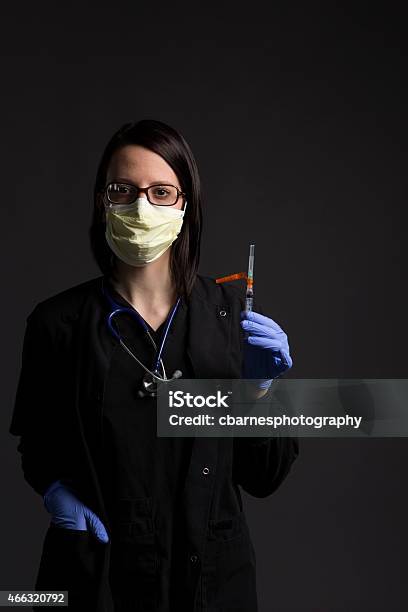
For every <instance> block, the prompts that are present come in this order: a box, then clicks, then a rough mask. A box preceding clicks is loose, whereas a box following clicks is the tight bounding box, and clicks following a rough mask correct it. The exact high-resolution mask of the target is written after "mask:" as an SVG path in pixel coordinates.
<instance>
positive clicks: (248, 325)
mask: <svg viewBox="0 0 408 612" xmlns="http://www.w3.org/2000/svg"><path fill="white" fill-rule="evenodd" d="M241 327H242V329H243V330H244V331H245V332H247V333H246V334H245V340H244V361H243V372H242V378H244V379H258V380H259V383H258V386H259V388H260V389H268V388H269V387H270V386H271V384H272V382H273V379H274V378H277V377H278V376H280V375H281V374H283V373H284V372H286V370H288V369H289V368H291V367H292V363H293V362H292V358H291V356H290V354H289V344H288V337H287V335H286V334H285V332H284V331H283V330H282V328H281V327H279V325H278V324H277V323H276V322H275V321H273V319H270V318H269V317H266V316H265V315H262V314H260V313H258V312H254V311H246V310H242V311H241Z"/></svg>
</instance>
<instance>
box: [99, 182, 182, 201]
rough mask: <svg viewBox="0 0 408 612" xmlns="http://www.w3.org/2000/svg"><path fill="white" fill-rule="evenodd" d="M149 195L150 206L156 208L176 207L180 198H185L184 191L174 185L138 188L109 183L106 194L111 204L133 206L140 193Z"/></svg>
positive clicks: (126, 184) (124, 184)
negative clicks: (152, 205)
mask: <svg viewBox="0 0 408 612" xmlns="http://www.w3.org/2000/svg"><path fill="white" fill-rule="evenodd" d="M140 191H141V192H143V193H145V194H146V195H147V199H148V200H149V202H150V204H154V205H155V206H174V204H176V202H177V201H178V199H179V197H180V196H185V195H186V194H185V193H184V192H183V191H180V189H178V187H175V186H174V185H151V186H150V187H144V188H142V187H136V185H130V184H128V183H116V182H114V183H109V184H108V185H107V186H106V187H105V189H104V192H105V194H106V198H107V200H108V202H110V203H111V204H133V202H135V201H136V199H137V197H138V194H139V192H140Z"/></svg>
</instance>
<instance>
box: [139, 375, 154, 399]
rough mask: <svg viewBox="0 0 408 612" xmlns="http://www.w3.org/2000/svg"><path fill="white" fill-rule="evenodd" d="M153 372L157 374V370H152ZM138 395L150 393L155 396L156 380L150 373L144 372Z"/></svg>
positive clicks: (142, 395)
mask: <svg viewBox="0 0 408 612" xmlns="http://www.w3.org/2000/svg"><path fill="white" fill-rule="evenodd" d="M154 374H156V375H159V373H158V372H154ZM138 395H139V397H144V396H146V395H150V396H151V397H156V396H157V380H156V379H155V378H153V376H152V375H151V374H148V373H147V372H146V374H145V375H144V376H143V379H142V389H139V391H138Z"/></svg>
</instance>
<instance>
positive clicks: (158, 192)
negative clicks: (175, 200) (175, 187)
mask: <svg viewBox="0 0 408 612" xmlns="http://www.w3.org/2000/svg"><path fill="white" fill-rule="evenodd" d="M153 193H154V195H155V196H157V197H159V198H165V197H166V196H168V195H169V194H170V190H169V189H167V188H166V187H161V186H160V187H159V186H158V187H155V188H154V190H153Z"/></svg>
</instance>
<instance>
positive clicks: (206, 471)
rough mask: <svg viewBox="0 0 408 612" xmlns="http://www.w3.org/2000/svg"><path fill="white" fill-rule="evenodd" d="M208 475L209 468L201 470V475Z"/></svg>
mask: <svg viewBox="0 0 408 612" xmlns="http://www.w3.org/2000/svg"><path fill="white" fill-rule="evenodd" d="M209 473H210V468H208V467H205V468H203V474H205V476H206V475H207V474H209Z"/></svg>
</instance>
